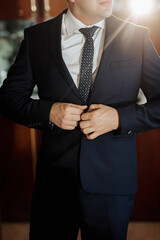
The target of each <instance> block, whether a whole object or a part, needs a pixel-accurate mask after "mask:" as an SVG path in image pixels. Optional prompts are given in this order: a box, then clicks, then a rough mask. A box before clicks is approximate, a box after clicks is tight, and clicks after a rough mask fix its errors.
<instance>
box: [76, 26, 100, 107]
mask: <svg viewBox="0 0 160 240" xmlns="http://www.w3.org/2000/svg"><path fill="white" fill-rule="evenodd" d="M97 29H98V27H96V26H93V27H91V28H81V29H79V31H80V32H81V33H82V34H83V35H84V36H85V38H86V41H85V44H84V46H83V53H82V61H81V69H80V82H79V91H80V94H81V96H82V98H83V99H84V101H85V103H87V100H88V97H89V93H90V89H91V84H92V68H93V56H94V42H93V38H92V37H93V35H94V33H95V31H96V30H97Z"/></svg>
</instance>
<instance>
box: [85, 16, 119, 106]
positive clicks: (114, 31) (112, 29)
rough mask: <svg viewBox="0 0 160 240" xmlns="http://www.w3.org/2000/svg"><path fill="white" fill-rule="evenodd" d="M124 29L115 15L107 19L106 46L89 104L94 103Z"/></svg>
mask: <svg viewBox="0 0 160 240" xmlns="http://www.w3.org/2000/svg"><path fill="white" fill-rule="evenodd" d="M121 30H122V27H121V25H120V24H119V21H118V20H117V18H116V17H114V16H113V15H112V16H111V17H110V18H107V19H106V35H105V41H104V48H103V53H102V58H101V62H100V65H99V69H98V72H97V75H96V78H95V81H94V84H93V88H92V91H91V94H90V97H89V101H88V102H89V105H90V104H91V103H92V101H93V99H94V96H95V93H96V90H97V87H98V85H99V84H102V82H101V81H102V79H103V77H102V75H103V72H104V69H105V68H106V65H107V64H108V63H109V61H110V58H111V56H112V52H113V49H114V46H115V44H116V42H117V39H118V38H117V36H118V34H119V33H120V31H121Z"/></svg>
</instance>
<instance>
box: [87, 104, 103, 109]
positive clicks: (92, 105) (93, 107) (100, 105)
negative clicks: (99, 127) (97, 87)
mask: <svg viewBox="0 0 160 240" xmlns="http://www.w3.org/2000/svg"><path fill="white" fill-rule="evenodd" d="M101 107H102V104H91V105H90V107H89V109H88V110H94V109H97V108H101Z"/></svg>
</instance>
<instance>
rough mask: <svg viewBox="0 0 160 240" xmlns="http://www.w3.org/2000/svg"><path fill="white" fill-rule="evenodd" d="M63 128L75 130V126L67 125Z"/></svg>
mask: <svg viewBox="0 0 160 240" xmlns="http://www.w3.org/2000/svg"><path fill="white" fill-rule="evenodd" d="M63 129H64V130H74V129H75V127H74V126H65V127H64V128H63Z"/></svg>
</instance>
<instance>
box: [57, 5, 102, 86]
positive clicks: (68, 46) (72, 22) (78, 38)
mask: <svg viewBox="0 0 160 240" xmlns="http://www.w3.org/2000/svg"><path fill="white" fill-rule="evenodd" d="M92 26H93V25H90V26H86V25H85V24H83V23H82V22H81V21H79V20H78V19H77V18H75V17H74V16H73V14H72V13H71V11H70V10H69V9H68V11H67V13H66V14H63V18H62V28H61V47H62V57H63V60H64V62H65V64H66V66H67V68H68V70H69V72H70V74H71V76H72V78H73V81H74V83H75V85H76V87H78V86H79V80H80V66H81V57H82V49H83V45H84V43H85V37H84V35H83V34H82V33H81V32H79V29H80V28H85V27H92ZM94 26H97V27H99V28H98V29H97V31H96V32H95V34H94V36H93V41H94V57H93V69H92V86H93V82H94V80H95V77H96V74H97V71H98V67H99V64H100V60H101V56H102V52H103V46H104V38H105V19H104V20H102V21H100V22H98V23H96V24H94Z"/></svg>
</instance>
